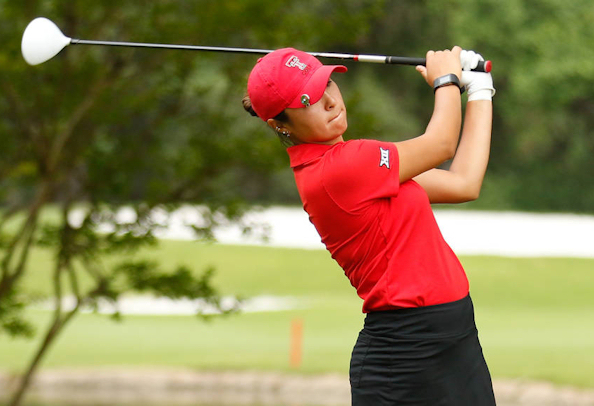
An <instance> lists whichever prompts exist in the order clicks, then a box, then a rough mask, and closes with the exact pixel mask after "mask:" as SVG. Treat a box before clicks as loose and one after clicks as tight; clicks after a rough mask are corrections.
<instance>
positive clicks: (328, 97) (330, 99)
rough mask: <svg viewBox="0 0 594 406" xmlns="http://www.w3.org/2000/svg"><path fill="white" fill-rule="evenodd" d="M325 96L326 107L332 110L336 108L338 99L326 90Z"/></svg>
mask: <svg viewBox="0 0 594 406" xmlns="http://www.w3.org/2000/svg"><path fill="white" fill-rule="evenodd" d="M324 98H325V99H326V100H325V105H326V109H328V110H330V109H332V108H334V106H336V99H335V98H334V97H333V96H332V95H331V94H330V93H329V92H327V91H326V92H324Z"/></svg>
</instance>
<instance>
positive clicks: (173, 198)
mask: <svg viewBox="0 0 594 406" xmlns="http://www.w3.org/2000/svg"><path fill="white" fill-rule="evenodd" d="M378 5H381V2H380V3H378V2H374V1H363V0H361V1H349V2H342V1H317V2H315V3H313V4H311V5H308V6H307V7H306V6H305V5H304V4H303V3H302V2H297V1H294V2H290V3H287V4H284V3H281V2H276V1H261V0H258V1H256V0H250V1H231V0H225V1H218V2H212V1H193V2H176V3H172V2H169V1H154V2H150V3H146V2H125V3H116V2H108V3H106V2H103V3H97V4H93V6H92V7H91V6H89V4H88V2H84V1H70V2H62V1H57V0H56V1H52V0H39V1H34V0H29V1H23V2H10V3H8V2H2V3H0V19H1V21H2V24H0V35H1V36H2V38H3V39H4V40H5V44H4V47H3V48H2V50H0V71H2V75H1V76H0V90H1V91H2V95H3V97H2V98H0V134H1V137H0V148H1V149H2V151H3V159H2V160H0V199H1V202H2V212H1V213H0V236H1V238H0V244H1V246H0V248H1V251H0V252H1V253H2V258H1V278H0V330H2V331H3V332H5V333H8V334H11V335H14V336H19V335H29V336H30V335H32V334H33V327H32V326H31V325H30V324H29V323H28V322H27V321H26V320H25V319H24V318H23V316H22V313H21V312H22V309H23V308H24V306H26V304H27V303H28V292H27V291H25V290H24V288H22V286H21V284H20V283H19V282H20V281H21V280H22V277H23V275H24V274H25V272H26V270H27V260H28V258H29V253H30V250H31V247H32V246H34V245H39V246H43V247H46V248H47V249H50V250H51V251H52V252H53V253H54V258H55V260H54V263H53V264H48V267H49V268H50V269H48V271H51V272H52V281H53V300H54V302H55V311H54V317H53V320H52V323H51V324H50V326H49V327H48V328H47V330H46V331H45V332H44V334H43V337H42V338H41V340H40V345H39V348H38V350H37V352H36V354H35V355H34V357H33V359H32V360H31V362H30V364H29V366H28V369H27V371H26V372H25V373H24V375H23V378H22V380H21V382H20V385H19V387H18V388H17V390H16V392H15V394H14V397H13V399H12V400H11V403H10V404H11V405H13V406H14V405H18V404H19V403H20V402H21V400H22V396H23V394H24V393H25V391H26V389H27V386H28V384H29V383H30V381H31V378H32V377H33V375H34V373H35V371H36V369H37V368H38V366H39V365H40V361H41V360H42V358H43V356H44V355H45V354H46V352H47V350H48V349H49V348H50V347H51V344H52V343H53V342H54V340H55V338H56V337H57V335H58V334H59V333H60V332H62V331H63V328H64V327H65V326H66V325H67V324H68V323H69V322H70V321H71V320H72V318H73V317H74V316H75V315H76V314H77V313H78V311H79V310H80V309H81V308H82V307H85V306H91V307H97V306H98V303H99V302H100V301H101V300H108V301H112V302H115V301H116V300H117V298H118V297H119V296H120V295H121V294H122V293H124V292H128V291H135V292H150V293H152V294H154V295H159V296H167V297H172V298H179V297H186V298H190V299H197V298H199V299H202V300H203V301H205V302H206V303H208V304H210V305H211V306H214V307H215V308H218V309H219V310H221V311H228V310H230V309H222V308H221V305H220V298H219V296H218V294H217V292H216V291H215V290H214V288H213V286H212V284H211V276H212V272H213V271H212V270H207V271H205V272H203V273H197V272H194V271H192V270H189V269H187V268H185V267H183V266H181V267H178V268H177V269H174V270H172V271H165V270H162V269H161V268H160V266H159V264H156V263H151V262H148V261H146V260H143V259H142V258H140V259H138V258H136V257H135V256H134V253H135V252H136V251H137V250H138V249H139V248H140V247H143V246H146V245H154V244H156V243H157V241H156V239H155V237H154V232H155V230H156V229H158V228H159V226H160V225H159V224H157V223H156V222H155V220H154V217H153V216H152V214H154V212H155V209H159V210H160V211H161V212H164V213H168V212H171V211H172V210H174V209H176V208H177V207H179V206H180V205H181V204H200V205H201V206H200V207H202V208H203V215H204V222H203V223H200V224H197V225H195V229H196V231H197V236H199V237H207V238H208V237H210V236H211V228H212V226H213V224H215V223H216V221H217V219H218V218H226V219H232V220H238V219H239V217H240V215H241V214H242V211H243V210H244V207H245V206H246V204H245V197H246V196H247V197H249V196H250V195H258V194H259V193H261V192H258V189H259V190H260V191H262V190H265V188H266V187H267V186H268V185H270V180H269V179H270V178H271V174H274V173H275V170H276V168H279V167H281V166H283V167H284V166H285V165H286V161H287V158H286V157H285V155H284V154H283V153H282V151H280V150H279V145H278V144H277V143H274V142H270V135H269V134H267V133H264V132H263V131H262V128H263V127H262V126H263V124H261V123H258V122H257V120H254V119H253V118H251V117H249V116H248V115H247V114H246V113H245V112H244V111H243V110H242V109H241V105H240V100H241V97H242V96H243V92H244V89H245V80H246V77H247V73H248V72H249V67H250V66H251V65H253V63H254V61H255V58H250V57H245V56H234V55H228V54H224V55H213V54H205V53H200V54H198V53H190V52H178V51H155V50H153V51H147V50H133V49H108V48H101V47H84V48H83V47H80V48H78V47H72V48H69V49H68V50H67V51H65V52H63V53H61V54H60V55H58V56H57V57H56V58H54V59H53V60H51V61H49V62H47V63H46V64H44V65H43V66H39V67H29V66H27V65H26V64H25V63H24V61H23V60H22V57H21V56H20V48H19V44H20V39H21V35H22V32H23V30H24V27H25V26H26V24H27V23H28V22H29V21H30V20H32V19H33V18H34V17H37V16H40V15H43V16H46V17H48V18H50V19H52V20H53V21H55V22H56V23H57V24H58V26H59V27H61V29H62V30H63V31H64V33H65V34H66V35H69V36H75V37H79V38H85V39H94V38H97V39H112V40H131V41H135V40H136V41H144V42H171V43H189V44H208V45H222V46H225V45H227V46H250V47H258V46H260V45H263V44H266V47H281V46H287V45H294V46H304V47H305V46H310V45H311V46H312V47H313V46H317V45H321V44H323V43H325V41H330V42H336V43H340V44H347V43H350V42H353V41H356V40H357V38H359V36H361V35H364V34H365V32H366V30H367V28H366V27H367V21H368V20H370V18H371V17H372V16H373V15H374V13H377V11H378V10H380V8H379V7H378ZM312 10H313V11H315V13H316V14H313V15H312V14H311V13H312ZM312 16H313V17H312ZM345 25H349V26H354V25H356V27H357V30H351V31H348V32H344V31H342V30H340V31H338V30H336V29H335V26H345ZM259 181H262V184H259ZM249 188H253V189H256V190H250V189H249ZM48 205H52V206H53V207H57V208H58V211H59V213H60V218H59V220H58V221H57V222H55V223H50V224H48V223H45V222H42V221H41V213H42V211H43V210H44V209H45V208H46V207H48ZM122 206H126V207H127V208H128V210H129V211H130V209H131V210H132V215H131V216H130V218H129V219H124V220H122V219H121V218H119V217H118V209H119V208H120V207H122ZM80 213H83V216H82V220H76V218H77V214H80ZM106 226H107V227H108V228H109V229H110V231H109V232H100V229H103V230H104V229H105V227H106ZM122 252H123V253H126V254H128V255H127V257H128V258H129V259H128V260H126V261H125V262H123V263H113V261H108V259H109V258H110V257H111V256H113V255H114V254H118V253H122ZM66 295H72V296H73V297H74V298H75V305H74V307H73V308H66V307H64V306H63V305H62V299H63V298H64V297H65V296H66ZM231 310H232V309H231ZM116 316H117V313H116Z"/></svg>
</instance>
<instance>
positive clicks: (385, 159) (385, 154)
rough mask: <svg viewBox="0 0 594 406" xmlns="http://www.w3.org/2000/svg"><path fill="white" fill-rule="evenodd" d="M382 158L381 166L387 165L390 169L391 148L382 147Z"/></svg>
mask: <svg viewBox="0 0 594 406" xmlns="http://www.w3.org/2000/svg"><path fill="white" fill-rule="evenodd" d="M380 153H381V159H380V164H379V166H380V168H381V167H382V166H385V167H386V168H388V169H390V150H389V149H383V148H382V147H380Z"/></svg>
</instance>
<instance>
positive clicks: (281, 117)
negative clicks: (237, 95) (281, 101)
mask: <svg viewBox="0 0 594 406" xmlns="http://www.w3.org/2000/svg"><path fill="white" fill-rule="evenodd" d="M241 103H242V104H243V108H244V109H245V111H247V112H248V113H250V114H251V115H252V116H254V117H258V114H256V112H255V111H254V108H253V107H252V101H251V100H250V96H249V95H248V94H247V93H246V95H245V96H243V99H241ZM273 119H274V120H276V121H280V122H281V123H288V122H289V116H288V115H287V113H286V112H285V110H283V111H281V112H280V113H279V114H277V115H276V116H275V117H273ZM274 133H275V134H276V135H277V136H278V139H279V140H280V142H281V144H283V145H284V146H285V147H292V146H293V145H295V144H294V142H293V140H291V139H290V138H289V137H287V136H286V135H282V134H281V133H279V132H277V131H274Z"/></svg>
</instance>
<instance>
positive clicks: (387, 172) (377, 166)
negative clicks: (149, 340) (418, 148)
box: [324, 140, 400, 212]
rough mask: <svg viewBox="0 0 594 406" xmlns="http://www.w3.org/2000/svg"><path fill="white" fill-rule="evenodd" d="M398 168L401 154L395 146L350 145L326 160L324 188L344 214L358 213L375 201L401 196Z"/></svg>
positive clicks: (369, 142) (375, 143)
mask: <svg viewBox="0 0 594 406" xmlns="http://www.w3.org/2000/svg"><path fill="white" fill-rule="evenodd" d="M398 168H399V165H398V150H397V149H396V145H394V144H393V143H390V142H380V141H374V140H353V141H348V142H345V143H344V144H343V145H341V147H340V148H334V149H332V150H331V153H330V154H329V156H327V157H326V159H325V161H324V187H325V188H326V191H327V192H328V194H329V195H330V197H332V199H333V200H334V201H335V202H336V204H338V205H339V206H340V207H341V208H342V209H343V210H346V211H349V212H353V211H357V210H359V209H362V208H364V207H365V206H367V205H368V204H370V203H371V202H372V201H373V200H375V199H382V198H387V197H394V196H396V195H398V190H399V187H400V181H399V173H398Z"/></svg>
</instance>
